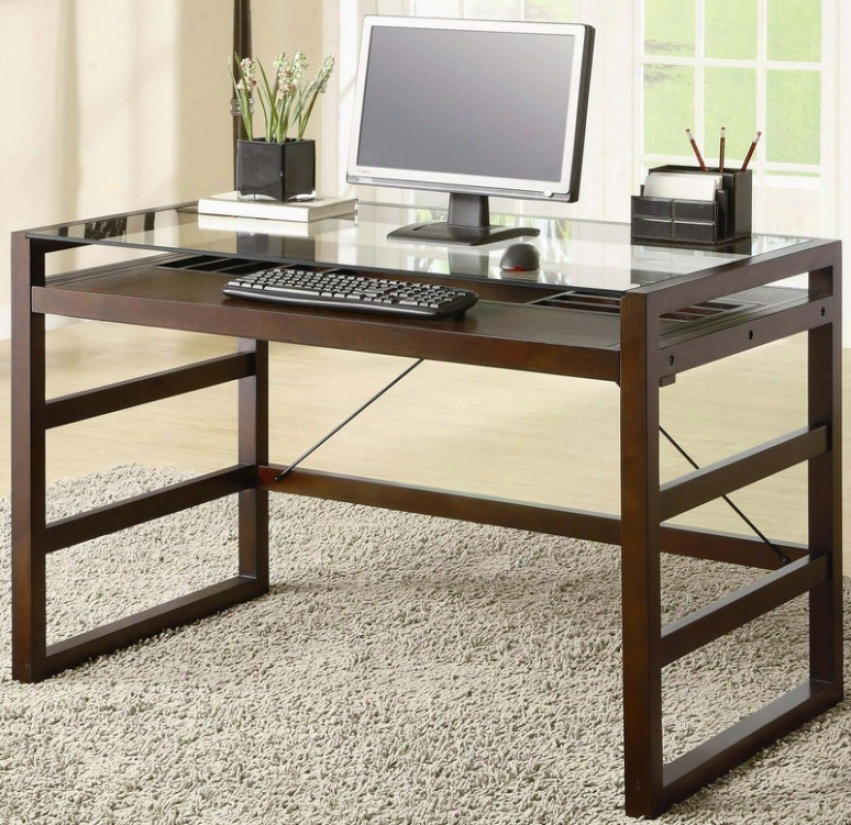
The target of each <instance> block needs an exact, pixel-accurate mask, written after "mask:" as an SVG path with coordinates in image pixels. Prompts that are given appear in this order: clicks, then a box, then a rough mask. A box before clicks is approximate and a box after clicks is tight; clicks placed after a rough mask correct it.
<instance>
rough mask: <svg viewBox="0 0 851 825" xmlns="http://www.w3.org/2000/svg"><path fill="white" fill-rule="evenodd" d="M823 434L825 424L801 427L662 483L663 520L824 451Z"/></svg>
mask: <svg viewBox="0 0 851 825" xmlns="http://www.w3.org/2000/svg"><path fill="white" fill-rule="evenodd" d="M827 436H828V431H827V427H825V426H821V427H813V428H809V427H804V428H802V429H800V430H796V431H795V432H793V433H789V434H788V435H784V436H781V437H779V438H775V439H773V440H772V441H767V442H766V443H764V444H760V445H759V446H757V447H753V448H752V449H750V450H745V451H744V452H741V453H739V454H737V455H734V456H731V457H730V458H726V459H724V460H723V461H718V462H716V463H715V464H711V465H709V466H708V467H702V468H701V469H700V470H695V471H694V472H693V473H688V474H687V475H684V476H681V477H680V478H677V479H674V480H673V481H669V482H668V483H667V484H663V485H662V488H661V490H662V504H661V511H662V519H663V520H664V521H667V520H668V519H671V518H673V517H674V516H678V515H680V513H685V512H687V511H689V510H693V509H694V508H695V507H699V506H700V505H701V504H706V502H708V501H713V500H714V499H716V498H719V497H720V496H723V495H726V494H727V493H730V492H732V491H733V490H740V489H741V488H742V487H747V486H748V485H749V484H753V483H754V482H757V481H760V480H761V479H764V478H768V477H769V476H772V475H774V474H775V473H779V472H781V471H782V470H787V469H788V468H789V467H794V466H795V465H796V464H800V463H801V462H802V461H806V460H807V459H810V458H813V457H815V456H817V455H821V454H822V453H824V452H825V451H826V450H827V446H828V437H827Z"/></svg>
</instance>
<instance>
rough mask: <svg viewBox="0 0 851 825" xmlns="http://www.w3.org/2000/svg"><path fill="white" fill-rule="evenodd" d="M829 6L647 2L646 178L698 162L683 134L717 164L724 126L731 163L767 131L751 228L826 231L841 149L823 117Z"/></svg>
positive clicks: (643, 46) (810, 1)
mask: <svg viewBox="0 0 851 825" xmlns="http://www.w3.org/2000/svg"><path fill="white" fill-rule="evenodd" d="M823 5H824V6H826V5H827V3H824V4H823V3H822V2H821V0H643V14H642V19H641V37H640V44H639V61H640V65H641V75H640V76H641V80H642V84H641V89H640V113H641V114H640V123H641V129H640V130H638V134H637V139H638V140H639V141H640V146H639V147H638V151H637V155H638V157H639V158H640V162H641V167H642V172H643V171H644V170H646V169H647V168H648V167H650V166H656V165H659V164H660V163H686V164H693V163H694V162H695V159H694V155H693V154H692V152H691V147H690V145H689V143H688V141H687V139H686V136H685V129H686V128H691V129H692V132H693V134H694V135H695V137H696V138H697V141H698V144H699V146H700V148H701V151H702V153H703V156H704V158H705V159H706V161H707V164H710V165H711V164H714V163H717V160H718V147H719V137H720V129H721V127H722V126H724V127H726V133H727V142H726V146H727V148H726V157H727V164H728V166H735V165H740V164H741V163H742V160H743V158H744V156H745V155H746V153H747V151H748V148H749V147H750V145H751V141H752V140H753V138H754V136H755V134H756V132H757V130H760V131H761V132H762V133H763V134H762V137H761V139H760V143H759V147H758V149H757V152H756V153H755V154H754V157H753V159H752V161H751V164H750V168H751V169H753V172H754V176H755V187H756V190H755V206H754V209H755V214H754V223H755V226H756V227H757V228H758V229H766V230H769V231H775V232H797V233H801V232H803V233H806V234H813V235H820V234H824V233H825V226H826V223H825V218H826V216H828V215H829V214H830V210H829V207H830V204H829V200H830V194H829V193H830V190H832V180H833V174H832V168H831V165H832V158H833V156H834V147H833V146H831V145H830V143H829V138H830V136H831V134H832V130H831V129H830V128H826V123H825V116H824V114H823V112H824V111H825V109H826V108H827V107H825V106H823V98H824V97H825V88H826V84H828V83H829V82H830V78H828V77H826V76H825V75H826V72H825V69H824V67H825V66H826V65H828V64H827V63H826V60H825V55H824V53H823V51H824V49H823V45H822V44H823V41H824V38H823V37H822V29H823V25H824V23H823V16H822V15H823ZM826 195H827V197H825V196H826ZM828 220H829V219H828ZM827 225H828V226H829V225H830V223H828V224H827Z"/></svg>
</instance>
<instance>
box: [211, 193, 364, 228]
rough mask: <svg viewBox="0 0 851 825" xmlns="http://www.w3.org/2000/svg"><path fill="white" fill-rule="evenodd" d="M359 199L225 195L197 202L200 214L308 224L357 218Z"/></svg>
mask: <svg viewBox="0 0 851 825" xmlns="http://www.w3.org/2000/svg"><path fill="white" fill-rule="evenodd" d="M356 204H357V198H326V197H323V196H322V195H316V196H315V197H314V198H312V199H311V200H292V201H287V202H286V203H283V202H281V201H276V200H273V199H272V198H267V197H264V196H262V195H258V196H256V197H255V196H252V195H248V196H246V195H240V193H239V192H224V193H222V194H221V195H211V196H210V197H207V198H201V199H200V200H199V201H198V212H199V214H206V215H231V216H235V217H244V218H265V219H268V220H276V221H298V222H299V223H307V222H308V221H317V220H320V219H321V218H341V217H346V216H352V217H353V216H354V214H355V205H356Z"/></svg>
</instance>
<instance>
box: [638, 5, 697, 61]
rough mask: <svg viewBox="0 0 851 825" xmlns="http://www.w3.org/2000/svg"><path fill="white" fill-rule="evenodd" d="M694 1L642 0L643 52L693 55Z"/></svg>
mask: <svg viewBox="0 0 851 825" xmlns="http://www.w3.org/2000/svg"><path fill="white" fill-rule="evenodd" d="M694 2H695V0H646V2H645V6H644V8H645V13H644V50H645V51H646V52H647V54H658V55H676V56H679V57H693V56H694V32H695V25H694V20H695V11H694Z"/></svg>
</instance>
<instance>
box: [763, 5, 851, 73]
mask: <svg viewBox="0 0 851 825" xmlns="http://www.w3.org/2000/svg"><path fill="white" fill-rule="evenodd" d="M767 2H768V5H767V7H766V17H767V23H768V59H769V60H795V61H801V62H804V63H806V62H812V63H818V62H819V61H820V60H821V0H767ZM845 2H847V0H845Z"/></svg>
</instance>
